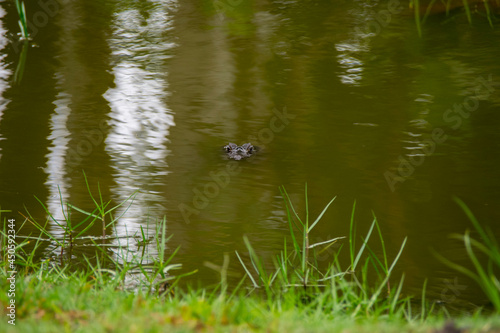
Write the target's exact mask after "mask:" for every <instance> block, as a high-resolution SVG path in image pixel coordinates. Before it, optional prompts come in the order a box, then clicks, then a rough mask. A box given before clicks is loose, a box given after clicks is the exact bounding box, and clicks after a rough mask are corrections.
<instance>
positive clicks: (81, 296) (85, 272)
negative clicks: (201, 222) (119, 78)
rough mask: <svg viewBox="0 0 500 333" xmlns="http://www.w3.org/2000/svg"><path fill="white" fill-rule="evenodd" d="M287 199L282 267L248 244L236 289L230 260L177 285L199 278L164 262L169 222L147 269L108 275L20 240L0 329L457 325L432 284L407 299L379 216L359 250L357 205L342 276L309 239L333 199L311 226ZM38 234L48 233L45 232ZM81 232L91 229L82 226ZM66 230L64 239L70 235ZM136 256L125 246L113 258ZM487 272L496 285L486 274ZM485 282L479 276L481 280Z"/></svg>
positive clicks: (484, 325)
mask: <svg viewBox="0 0 500 333" xmlns="http://www.w3.org/2000/svg"><path fill="white" fill-rule="evenodd" d="M87 186H88V185H87ZM281 192H282V195H283V198H284V200H285V207H286V211H287V218H288V226H289V229H290V237H289V238H288V240H285V242H284V244H283V250H282V251H281V252H280V253H279V254H278V255H277V256H276V258H275V260H274V269H271V270H269V269H268V268H267V267H269V265H265V263H264V261H263V259H262V258H261V257H260V256H259V255H258V252H257V251H256V250H255V249H254V248H253V247H252V245H251V243H250V242H249V241H248V239H247V238H246V237H245V238H244V241H245V244H246V247H247V250H248V256H244V255H242V254H240V253H236V255H237V258H238V260H239V261H240V263H241V264H242V266H243V268H244V271H245V272H246V278H247V280H246V282H248V283H246V282H245V280H244V279H243V280H241V281H240V283H239V284H238V285H237V286H236V287H232V288H230V287H229V286H228V285H227V268H228V263H229V256H228V255H225V257H224V264H223V266H222V267H221V268H219V270H220V273H221V282H220V285H219V286H217V287H216V288H215V289H213V290H211V289H207V288H205V289H192V288H189V287H187V288H180V287H178V286H176V283H177V282H178V281H179V279H180V278H182V277H183V276H185V275H187V274H191V273H193V272H189V273H184V274H179V275H177V276H174V275H172V272H173V271H174V270H175V269H178V268H180V265H179V264H174V263H173V258H174V256H175V254H176V253H177V250H178V249H176V250H173V251H171V253H170V254H168V255H167V254H166V253H167V248H166V243H167V241H168V239H169V237H167V236H166V220H165V219H163V220H161V221H159V223H158V225H157V229H156V235H155V237H154V239H153V240H150V239H147V238H146V236H145V234H144V232H142V233H141V234H142V238H143V239H142V243H144V244H153V245H155V246H156V248H157V252H158V257H157V258H155V259H154V260H153V261H148V262H146V263H145V262H144V259H143V257H142V255H143V253H140V254H138V255H137V257H134V258H133V260H132V261H125V260H121V261H118V260H117V259H116V258H111V257H110V256H109V254H107V252H106V251H104V249H101V251H102V253H103V256H102V257H104V258H106V259H108V260H110V261H111V262H112V264H113V265H106V267H104V263H103V261H102V260H101V259H99V258H101V257H96V258H95V259H96V260H94V261H91V260H90V259H89V258H85V262H86V269H74V267H72V262H71V261H59V260H57V261H53V260H48V259H47V260H41V261H37V260H35V258H36V255H35V252H36V251H38V250H39V247H40V244H42V243H43V242H45V240H44V239H42V238H41V237H38V238H37V237H32V238H26V239H24V240H23V241H18V243H17V244H15V251H14V252H16V259H15V264H16V265H17V267H19V269H17V270H18V273H17V276H16V284H15V286H16V290H15V294H16V296H15V300H16V325H15V326H14V325H10V324H8V322H7V320H8V319H6V318H5V316H4V320H2V321H0V331H2V332H5V331H7V332H58V331H69V332H89V331H92V332H192V331H195V332H205V331H216V332H370V333H373V332H405V331H411V332H436V329H438V328H439V329H441V328H443V327H444V325H445V324H446V321H447V320H449V319H448V317H447V315H446V312H445V311H442V312H440V311H435V309H433V308H432V305H431V304H429V302H428V301H427V300H426V298H425V287H426V284H424V288H423V293H422V295H421V296H420V306H418V307H417V306H415V305H416V304H415V303H414V302H413V301H412V299H411V297H409V296H405V295H403V294H402V285H403V281H404V275H403V276H402V277H400V278H395V277H393V276H392V274H393V271H394V267H395V265H396V263H397V261H398V259H399V258H400V256H401V253H402V252H403V249H404V247H405V244H406V239H404V241H403V242H402V244H401V247H400V249H399V251H398V253H396V254H390V253H387V250H386V248H385V243H384V239H383V237H382V234H383V233H382V230H381V228H380V226H379V224H378V221H377V219H376V218H375V216H373V220H372V223H371V224H370V227H369V228H368V231H367V232H366V234H365V236H364V237H360V238H359V239H360V241H361V243H360V245H358V246H359V248H358V246H356V240H358V237H357V236H356V234H357V228H356V223H355V209H356V204H354V205H353V210H352V215H351V220H350V233H349V239H348V244H349V246H348V251H349V258H350V260H349V263H348V266H347V267H346V268H344V269H343V268H341V264H340V260H339V252H340V251H341V249H342V246H340V248H339V249H338V250H336V251H330V254H331V262H330V264H329V265H327V266H326V267H323V268H322V267H320V265H319V264H318V260H317V254H318V253H320V252H321V251H325V249H328V250H332V249H333V248H332V245H333V244H336V243H338V242H340V241H341V240H343V239H344V237H338V238H333V239H330V240H327V241H325V242H319V243H315V244H310V242H309V240H310V234H311V232H313V230H314V228H315V227H316V226H317V225H318V223H319V222H320V220H321V219H322V218H323V216H324V214H325V212H326V210H327V209H328V207H329V206H330V205H331V204H332V203H333V201H334V199H335V198H333V199H332V200H331V201H330V202H329V203H328V204H327V205H325V207H324V209H323V210H322V211H321V212H320V213H319V214H318V217H317V218H316V219H314V220H313V221H312V222H311V220H310V219H309V218H310V213H309V208H308V200H307V187H306V191H305V192H306V193H305V203H306V209H305V216H304V217H301V216H300V215H299V214H298V213H297V209H295V207H294V205H293V203H292V201H291V199H290V197H289V195H288V193H287V192H286V190H285V189H284V188H281ZM89 193H90V191H89ZM90 195H91V194H90ZM93 202H94V204H95V205H96V206H97V207H98V208H97V209H96V210H95V211H93V212H91V213H88V215H89V216H90V214H92V216H94V217H99V219H97V218H95V219H94V218H91V219H87V220H86V222H85V223H93V222H92V221H98V220H103V218H102V217H103V213H105V212H108V211H109V209H108V208H107V207H108V204H109V202H106V201H104V200H103V199H102V196H101V194H100V191H99V200H94V198H93ZM122 204H123V203H122ZM67 207H70V206H67ZM462 208H463V207H462ZM81 211H82V212H85V211H83V210H81ZM104 215H106V214H104ZM49 216H50V215H49ZM67 216H68V215H67ZM30 220H32V218H30ZM109 221H110V222H109V223H111V221H115V219H113V218H110V219H109ZM476 222H477V221H476ZM473 223H475V222H473ZM56 225H59V224H56ZM61 225H62V224H61ZM67 225H68V224H67V223H66V224H65V226H67ZM477 225H478V226H479V224H477ZM39 227H40V228H43V227H42V225H41V224H39ZM80 227H81V228H83V229H84V230H85V226H84V225H82V226H80ZM64 230H65V232H64V233H65V234H66V233H67V231H68V229H64ZM481 230H483V229H481ZM70 231H72V230H70ZM483 231H484V233H481V235H482V236H483V241H485V244H486V245H485V247H479V243H476V242H473V241H470V242H469V243H470V244H472V245H471V246H476V247H477V248H478V249H480V250H482V251H483V252H484V250H486V248H488V249H490V250H489V251H490V252H487V253H488V254H493V253H494V255H495V256H496V254H497V253H498V247H497V246H496V245H497V244H496V243H495V242H494V239H492V238H491V236H492V235H491V234H489V233H488V232H487V231H485V230H483ZM40 232H41V233H42V235H45V236H47V235H48V234H49V235H51V238H50V239H53V238H55V237H56V236H54V235H52V234H50V233H48V231H45V232H43V230H42V229H41V230H40ZM7 234H8V232H7V231H6V229H5V224H4V229H3V231H2V232H1V240H0V246H1V251H0V252H1V255H2V260H1V263H0V275H1V276H7V274H9V271H10V270H11V267H10V266H9V265H10V263H9V260H8V245H9V244H8V243H9V241H8V237H7V236H8V235H7ZM374 235H378V241H379V244H378V245H379V246H380V247H381V249H382V250H381V251H382V258H378V257H377V255H376V254H375V251H374V250H373V249H372V248H371V246H370V244H372V242H373V240H372V238H375V237H372V236H374ZM485 236H486V237H487V238H484V237H485ZM64 237H66V236H64ZM31 242H35V244H34V246H33V244H30V246H31V248H32V250H31V251H27V250H25V248H26V246H27V245H28V244H29V243H31ZM61 244H63V243H61ZM490 245H491V246H495V247H496V250H493V249H491V248H490V247H489V246H490ZM96 246H99V244H96ZM466 246H467V244H466ZM128 251H129V249H127V248H122V247H120V248H118V249H117V250H116V252H115V253H116V254H117V255H118V254H119V253H120V252H128ZM493 251H496V252H493ZM11 252H12V251H11ZM124 256H125V255H122V257H124ZM391 257H393V259H392V260H391V259H390V258H391ZM110 267H112V268H110ZM484 272H485V273H486V276H489V277H491V276H490V275H491V274H490V275H488V274H489V273H491V272H490V271H489V270H488V268H487V269H486V270H485V271H484ZM133 274H140V275H141V277H142V278H141V279H140V284H139V285H136V286H135V287H134V288H128V287H127V279H128V278H130V276H131V275H133ZM477 275H478V276H479V277H481V276H482V275H483V274H482V273H478V274H477ZM389 281H391V283H389ZM495 281H496V282H498V281H497V280H494V281H493V282H492V283H493V284H495V283H496V282H495ZM0 287H1V290H8V288H9V287H10V285H9V281H8V280H7V279H5V278H3V279H1V280H0ZM260 291H263V292H260ZM9 302H10V298H9V296H8V294H7V293H6V292H2V293H1V294H0V303H1V304H2V305H4V307H3V308H4V309H6V305H7V304H9ZM497 310H498V309H497ZM446 325H448V328H449V329H451V328H455V327H468V329H469V330H471V331H476V332H495V331H500V318H499V316H483V315H481V313H480V312H477V313H476V314H474V315H473V316H466V317H461V318H455V319H454V322H453V323H450V322H449V323H448V324H446ZM442 332H445V331H442ZM446 332H455V331H446Z"/></svg>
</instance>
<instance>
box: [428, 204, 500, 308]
mask: <svg viewBox="0 0 500 333" xmlns="http://www.w3.org/2000/svg"><path fill="white" fill-rule="evenodd" d="M454 199H455V202H456V203H457V204H458V205H459V206H460V208H461V209H462V210H463V211H464V212H465V214H466V215H467V217H468V218H469V220H470V221H471V222H472V225H473V226H474V229H476V231H477V232H478V234H479V236H480V237H481V239H482V242H479V241H477V240H475V239H473V238H471V236H470V231H469V230H467V231H466V232H465V234H464V235H463V236H462V235H454V237H455V238H457V239H460V240H462V241H463V242H464V245H465V250H466V251H467V254H468V256H469V258H470V260H471V262H472V264H473V265H474V268H475V269H476V272H473V271H472V270H470V269H468V268H466V267H464V266H461V265H459V264H456V263H454V262H452V261H450V260H448V259H446V258H445V257H443V256H441V255H440V254H437V253H436V256H437V257H438V258H440V259H441V260H442V261H443V262H444V263H445V264H447V265H448V266H449V267H451V268H453V269H455V270H457V271H459V272H461V273H463V274H465V275H467V276H469V277H470V278H472V279H474V280H475V281H476V282H477V283H478V284H479V286H481V289H482V290H483V291H484V293H485V294H486V296H487V297H488V298H489V300H490V301H491V303H492V304H493V306H494V307H495V309H496V311H497V312H500V281H499V280H498V277H497V274H496V272H498V269H500V247H499V246H498V242H497V240H496V237H495V235H494V234H493V232H492V231H491V230H490V229H486V228H483V227H482V226H481V224H480V223H479V221H478V220H477V219H476V217H475V216H474V214H472V212H471V211H470V209H469V207H467V205H466V204H465V203H464V202H463V201H462V200H460V199H459V198H454ZM474 250H476V251H479V252H481V253H483V255H485V256H486V258H487V260H488V264H487V265H486V266H483V265H482V264H481V262H480V261H479V259H478V256H477V254H476V252H475V251H474Z"/></svg>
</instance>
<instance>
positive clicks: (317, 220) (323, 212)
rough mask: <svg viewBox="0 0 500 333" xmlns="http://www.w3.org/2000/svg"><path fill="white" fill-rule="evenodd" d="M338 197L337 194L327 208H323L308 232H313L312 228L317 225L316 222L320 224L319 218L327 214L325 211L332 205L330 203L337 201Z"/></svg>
mask: <svg viewBox="0 0 500 333" xmlns="http://www.w3.org/2000/svg"><path fill="white" fill-rule="evenodd" d="M336 198H337V197H336V196H335V197H333V199H332V200H330V202H329V203H328V205H326V206H325V208H323V211H322V212H321V214H319V215H318V217H317V218H316V220H315V221H314V222H313V224H311V226H310V227H309V229H308V230H307V231H308V232H311V230H312V229H313V228H314V227H315V226H316V224H318V222H319V220H321V218H322V217H323V215H324V214H325V212H326V210H327V209H328V207H330V205H331V204H332V202H333V201H335V199H336Z"/></svg>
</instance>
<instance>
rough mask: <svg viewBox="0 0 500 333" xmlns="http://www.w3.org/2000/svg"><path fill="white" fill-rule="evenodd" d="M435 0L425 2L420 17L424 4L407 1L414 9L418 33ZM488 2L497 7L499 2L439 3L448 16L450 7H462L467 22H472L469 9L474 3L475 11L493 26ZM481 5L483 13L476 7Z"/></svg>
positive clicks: (481, 0) (483, 0)
mask: <svg viewBox="0 0 500 333" xmlns="http://www.w3.org/2000/svg"><path fill="white" fill-rule="evenodd" d="M437 2H438V1H437V0H430V1H429V2H428V4H427V8H425V13H424V15H423V17H422V18H421V11H422V9H423V8H424V4H422V3H421V1H420V0H410V1H409V6H410V8H413V10H414V15H415V24H416V26H417V31H418V35H419V36H422V25H423V24H424V23H425V21H426V19H427V18H428V17H429V15H430V14H431V13H432V12H433V10H434V8H435V6H436V3H437ZM490 2H491V3H494V6H496V7H499V6H500V4H499V2H498V0H462V1H455V3H454V4H452V1H450V0H448V1H446V2H444V1H440V2H439V5H441V6H443V5H444V6H445V8H444V11H445V13H446V15H447V16H448V15H449V14H450V12H451V10H452V9H454V8H463V12H464V13H465V16H466V17H467V21H468V22H469V23H472V10H471V4H474V5H476V9H475V11H476V12H478V13H482V15H484V16H485V17H486V19H487V20H488V23H489V24H490V26H491V27H493V20H492V19H493V18H494V16H493V12H492V10H491V6H490ZM478 5H480V6H483V8H484V13H483V12H482V11H479V10H478V9H477V6H478Z"/></svg>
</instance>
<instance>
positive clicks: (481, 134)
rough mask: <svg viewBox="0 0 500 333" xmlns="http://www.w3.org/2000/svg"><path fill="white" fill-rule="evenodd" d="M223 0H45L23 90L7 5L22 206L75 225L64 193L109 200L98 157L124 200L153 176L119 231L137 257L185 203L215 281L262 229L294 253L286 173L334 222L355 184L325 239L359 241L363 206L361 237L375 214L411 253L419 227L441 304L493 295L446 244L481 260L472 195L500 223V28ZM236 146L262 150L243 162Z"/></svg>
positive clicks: (1, 172)
mask: <svg viewBox="0 0 500 333" xmlns="http://www.w3.org/2000/svg"><path fill="white" fill-rule="evenodd" d="M221 3H224V4H225V2H224V1H222V2H220V1H217V2H211V1H203V2H193V1H183V2H182V3H178V2H176V1H147V2H133V3H129V2H122V1H114V2H107V3H102V2H98V1H72V2H69V3H65V4H59V5H58V6H57V8H56V7H54V8H52V9H51V11H47V10H46V9H43V8H39V7H36V5H35V4H27V9H28V13H33V14H32V15H35V14H36V13H38V14H37V15H39V16H37V17H41V16H40V15H42V14H39V13H45V14H46V17H47V18H48V19H47V20H46V23H45V24H43V25H42V24H39V25H36V22H39V23H40V22H41V21H36V20H35V21H33V22H35V23H33V24H34V27H35V28H36V34H35V33H33V37H34V40H33V43H34V44H36V47H31V48H30V49H29V50H28V57H27V62H26V67H25V72H24V77H23V79H22V81H21V82H20V83H18V84H14V83H13V82H12V80H13V73H14V72H15V70H16V66H17V64H18V61H19V50H20V48H19V44H18V43H17V42H16V36H15V32H16V31H17V29H18V28H17V22H16V21H17V17H16V13H15V9H14V8H13V6H12V5H11V4H10V3H6V2H3V3H0V5H1V7H0V16H1V21H0V22H1V25H0V30H1V31H2V33H1V37H0V50H1V54H0V94H1V96H2V99H1V100H0V139H1V140H0V149H1V157H0V182H1V188H0V200H1V201H0V202H1V207H2V209H10V210H12V211H13V212H14V213H12V215H13V216H15V217H16V219H17V220H18V221H22V217H21V216H20V215H19V214H17V213H16V212H17V211H24V208H23V205H25V206H26V207H27V208H28V209H29V210H30V212H31V213H32V214H33V215H34V216H37V217H39V218H41V219H43V217H44V215H45V213H44V211H43V209H42V208H41V207H40V205H39V204H38V203H37V202H36V199H35V198H34V197H33V195H36V196H37V197H38V198H39V199H40V200H41V201H42V202H43V203H44V204H45V205H46V206H47V207H49V209H50V210H51V212H53V214H54V217H55V218H57V219H59V220H62V219H63V217H64V216H63V214H62V212H61V209H60V205H61V204H60V195H62V197H63V198H64V201H69V202H71V203H73V204H74V205H75V206H77V207H80V208H82V209H86V210H89V209H91V207H92V201H91V199H90V198H89V195H88V192H87V188H86V184H85V181H84V178H83V175H82V170H85V173H86V175H87V178H88V181H89V184H90V185H91V187H92V191H93V193H94V194H97V184H98V183H99V186H100V189H101V192H102V195H103V197H104V198H107V199H109V198H110V199H111V200H112V203H111V204H112V205H113V204H118V203H119V202H122V201H123V200H126V199H127V198H128V197H129V196H130V195H132V194H133V193H134V191H136V190H140V192H139V193H138V194H137V196H136V197H134V202H133V204H132V205H131V206H130V207H128V206H127V205H124V206H121V207H120V208H119V209H117V210H116V212H115V216H120V215H123V217H122V218H121V219H120V220H119V221H118V222H117V224H116V225H115V228H111V227H109V228H108V230H107V232H108V233H110V234H113V235H114V236H116V238H113V239H110V240H108V243H109V244H108V245H118V244H121V245H127V244H128V245H130V255H133V254H134V252H137V251H139V250H138V248H139V247H138V246H137V244H136V243H137V242H136V239H135V238H134V237H133V236H134V235H135V236H138V235H139V233H140V232H141V226H142V227H143V231H144V232H145V234H146V236H147V237H153V236H154V234H155V231H154V228H153V227H152V226H151V225H150V227H149V228H147V227H146V225H147V224H148V223H149V224H154V221H155V219H157V218H161V217H163V216H166V218H167V232H168V233H169V234H173V235H174V236H173V238H172V240H171V241H170V243H169V248H168V251H170V252H171V251H173V249H174V248H175V247H177V246H178V245H180V246H181V249H180V251H179V254H178V255H177V257H176V260H177V262H181V263H182V264H183V265H184V268H185V270H192V269H195V268H198V269H200V272H199V273H198V274H197V275H196V276H195V277H194V278H193V279H194V280H199V281H201V282H202V283H204V284H208V283H212V282H216V281H217V280H218V275H217V273H216V272H214V271H212V270H210V269H208V268H206V267H205V266H204V265H203V263H204V262H205V261H210V262H213V263H216V264H221V263H222V258H223V253H226V252H227V253H231V255H232V253H234V251H235V250H238V251H241V252H244V244H243V241H242V239H243V238H242V237H243V235H247V236H248V237H249V239H250V240H251V241H252V243H253V245H254V246H255V248H256V249H258V251H259V253H261V254H262V255H263V256H264V257H266V258H271V257H272V256H273V255H274V254H276V253H277V252H278V250H279V249H280V248H281V247H282V243H283V237H284V236H285V235H286V234H287V225H286V223H285V221H286V212H285V211H284V205H283V199H282V198H281V195H280V192H279V190H278V187H279V186H280V185H284V186H285V187H286V189H287V190H288V192H289V193H290V194H291V197H292V200H293V201H294V202H295V204H296V206H297V207H299V210H300V211H302V213H303V207H304V205H305V201H304V196H303V191H304V185H305V183H307V184H308V188H309V205H310V211H311V214H312V216H314V217H315V216H316V214H318V213H319V212H320V211H321V210H322V208H323V206H324V205H325V204H326V203H327V202H328V201H329V200H330V199H331V198H332V197H334V196H337V200H336V201H335V203H334V204H333V205H332V207H331V209H330V210H329V211H328V213H327V214H326V215H325V216H324V220H323V221H322V223H320V224H319V225H318V227H317V229H316V230H315V232H314V233H313V235H312V241H315V242H316V241H322V240H327V239H329V238H333V237H337V236H343V235H348V232H349V218H350V214H351V210H352V205H353V203H354V201H355V200H356V202H357V204H356V207H357V215H356V216H357V218H356V221H357V223H358V230H359V232H360V233H361V234H362V233H365V232H366V229H367V227H368V225H369V224H370V223H371V220H372V211H373V213H375V215H376V216H377V218H378V220H379V222H380V225H381V227H382V231H383V233H384V237H385V241H386V245H387V246H388V249H389V253H391V254H392V256H394V255H395V254H396V252H397V250H398V249H399V246H400V244H401V242H402V240H403V239H404V237H406V236H408V239H409V241H408V244H407V248H406V249H405V252H404V255H403V257H402V259H401V262H400V264H399V273H401V272H405V273H406V280H405V284H406V290H407V291H408V292H410V293H420V291H419V289H420V287H421V286H422V284H423V281H424V279H425V278H429V279H430V281H429V289H430V290H429V293H430V295H431V297H433V298H435V299H438V300H442V301H448V302H455V301H457V300H458V299H464V300H469V301H473V302H477V303H482V302H484V297H483V296H482V295H481V294H480V293H479V292H478V288H477V287H476V286H475V285H474V284H473V283H471V281H469V280H468V279H466V278H465V277H463V276H462V275H460V274H457V273H455V272H454V271H451V270H450V269H448V268H447V267H446V266H443V265H442V264H441V263H440V262H439V261H438V260H437V259H436V258H435V257H434V256H433V255H432V253H431V249H433V250H435V251H437V252H439V253H441V254H442V255H444V256H446V257H448V258H450V259H453V260H454V261H456V262H458V263H461V264H466V265H468V259H467V257H466V255H465V251H464V249H463V245H462V244H461V243H460V242H458V241H456V240H452V239H451V238H449V237H448V236H449V235H450V234H452V233H463V232H464V231H465V230H466V229H470V228H471V227H472V226H471V223H470V222H469V221H468V220H467V219H466V218H465V216H464V214H463V213H462V212H461V211H460V209H459V208H458V206H457V205H456V204H455V203H454V202H453V201H452V196H454V195H455V196H459V197H461V198H462V199H463V200H464V201H465V202H466V203H467V204H468V205H469V206H470V207H471V209H472V210H473V211H474V212H475V213H476V214H477V216H478V218H479V219H480V221H482V222H483V223H484V224H486V225H489V226H490V227H491V228H492V229H493V230H494V231H495V232H496V234H498V231H499V229H498V226H497V225H496V223H495V222H496V221H498V219H499V211H498V207H499V200H500V173H499V172H498V164H499V160H500V157H499V156H500V155H499V154H498V151H499V148H500V134H499V133H500V132H499V131H498V124H499V123H500V118H499V115H500V113H499V111H500V94H499V93H498V91H499V89H500V85H499V84H498V82H499V81H498V80H499V77H500V65H499V64H498V58H497V55H498V54H499V51H500V50H499V46H498V45H497V44H495V43H492V42H491V41H494V40H497V39H498V37H499V32H498V29H497V28H496V27H494V28H491V27H489V26H488V25H487V22H485V21H484V20H482V19H480V18H479V17H478V18H477V21H475V22H474V24H473V25H469V24H468V23H467V22H466V19H465V17H463V16H462V15H461V14H460V13H456V14H454V15H455V16H454V20H453V21H449V20H448V21H447V20H446V17H444V16H441V15H440V14H436V15H435V16H433V17H431V18H429V19H428V21H427V22H426V24H425V25H424V31H423V37H422V38H419V37H418V35H417V32H416V28H415V23H414V21H413V19H412V17H411V15H409V13H407V11H406V7H404V5H401V7H398V8H396V9H395V10H394V11H393V12H392V13H393V14H391V15H390V16H389V17H387V16H383V15H386V14H384V13H386V12H385V11H386V10H388V9H387V3H384V2H381V3H376V2H369V4H370V5H368V4H366V3H365V2H364V1H354V2H348V1H337V2H335V3H333V4H332V3H305V2H301V1H295V2H293V1H289V2H266V1H258V2H252V3H250V2H246V1H241V2H240V3H239V4H237V5H235V4H236V2H232V5H229V3H227V4H226V5H225V6H222V7H220V6H219V5H220V4H221ZM214 4H215V7H214ZM381 15H382V16H381ZM28 16H29V17H30V15H28ZM32 17H33V18H34V17H35V16H32ZM33 31H34V30H33ZM227 142H236V143H238V144H242V143H244V142H252V143H253V144H254V145H257V146H260V148H261V149H260V151H259V153H258V154H257V155H256V156H254V157H252V158H250V159H248V160H243V161H239V162H238V163H236V162H231V161H229V160H227V159H226V158H225V157H224V155H223V154H222V151H221V149H220V148H221V147H222V146H223V145H224V144H227ZM51 230H52V232H54V233H56V234H57V233H58V232H60V230H59V229H58V227H57V226H56V225H55V224H53V225H52V226H51ZM29 232H30V231H29V230H28V229H27V228H25V229H23V230H21V231H20V233H21V234H28V233H29ZM88 234H89V235H94V236H99V235H101V234H102V227H101V226H100V225H96V226H94V227H92V228H91V229H90V230H89V232H88ZM130 237H131V238H130ZM44 248H45V251H46V253H45V254H44V255H46V256H49V255H54V254H55V253H56V251H57V247H56V246H54V245H50V246H45V247H44ZM373 248H374V250H375V251H380V249H379V247H378V246H377V245H376V244H374V245H373ZM86 249H87V248H83V247H82V250H81V251H86ZM113 249H114V247H112V246H111V247H110V251H113ZM148 251H149V254H150V255H151V256H153V257H154V256H155V255H156V254H157V253H156V250H155V248H154V247H153V246H151V248H149V249H148ZM117 258H118V259H119V260H128V259H127V258H128V257H127V256H125V257H122V256H120V255H119V254H117ZM327 259H328V258H327V257H325V258H324V262H326V261H327ZM231 260H232V262H231V271H235V272H236V271H239V272H240V273H242V272H241V269H240V268H239V265H238V263H237V260H236V257H235V256H233V255H232V256H231ZM450 285H451V286H455V287H450ZM457 286H459V287H457Z"/></svg>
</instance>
